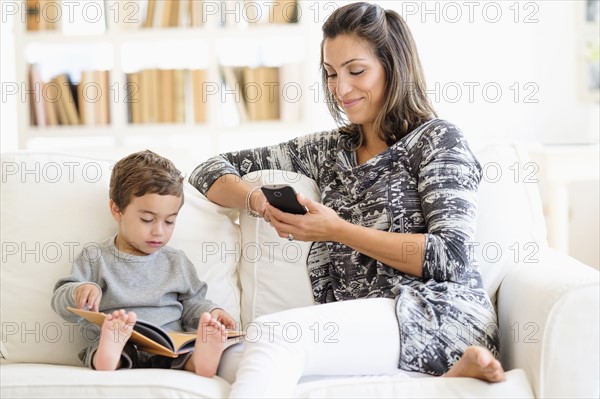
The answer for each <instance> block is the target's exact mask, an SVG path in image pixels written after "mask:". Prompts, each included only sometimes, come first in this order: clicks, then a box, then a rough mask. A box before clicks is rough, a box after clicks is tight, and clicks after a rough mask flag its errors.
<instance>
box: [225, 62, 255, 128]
mask: <svg viewBox="0 0 600 399" xmlns="http://www.w3.org/2000/svg"><path fill="white" fill-rule="evenodd" d="M242 70H243V67H233V66H227V65H223V66H221V73H222V75H223V85H225V88H224V90H223V92H227V93H233V102H234V103H235V109H236V110H237V113H238V116H239V118H240V121H241V122H246V121H248V120H249V119H250V118H249V116H248V110H247V108H246V101H245V99H244V93H243V89H244V86H243V80H242ZM228 97H230V96H228Z"/></svg>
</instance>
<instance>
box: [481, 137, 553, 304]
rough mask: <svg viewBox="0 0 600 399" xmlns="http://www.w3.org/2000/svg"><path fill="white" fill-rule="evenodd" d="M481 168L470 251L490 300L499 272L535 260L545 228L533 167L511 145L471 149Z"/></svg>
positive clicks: (492, 296) (499, 281)
mask: <svg viewBox="0 0 600 399" xmlns="http://www.w3.org/2000/svg"><path fill="white" fill-rule="evenodd" d="M475 156H476V157H477V159H478V160H479V162H480V164H481V166H482V168H483V179H482V181H481V184H480V186H479V193H478V202H477V204H478V209H477V230H476V233H475V242H474V243H473V248H472V249H473V255H474V256H475V257H476V259H477V260H478V261H479V264H480V267H481V274H482V278H483V283H484V286H485V289H486V291H487V293H488V295H489V296H490V297H491V298H492V300H495V296H496V291H497V290H498V287H499V286H500V283H501V282H502V280H503V279H504V276H505V275H506V273H508V271H509V270H510V268H511V267H513V266H514V265H515V264H517V263H525V264H526V263H537V262H538V261H539V259H538V256H537V254H538V252H539V249H540V246H545V245H547V244H546V226H545V221H544V215H543V211H542V205H541V199H540V195H539V191H538V185H537V178H538V175H537V174H536V173H537V172H536V171H537V169H536V167H537V165H535V164H534V163H533V162H531V161H530V160H529V159H527V157H526V156H525V154H524V153H523V152H522V151H521V150H519V148H518V147H517V146H515V145H512V144H488V145H486V146H484V147H482V148H481V149H479V150H477V151H475Z"/></svg>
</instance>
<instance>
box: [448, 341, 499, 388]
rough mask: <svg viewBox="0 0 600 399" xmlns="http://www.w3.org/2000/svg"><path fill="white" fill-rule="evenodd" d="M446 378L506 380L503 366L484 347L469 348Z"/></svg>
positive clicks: (489, 380)
mask: <svg viewBox="0 0 600 399" xmlns="http://www.w3.org/2000/svg"><path fill="white" fill-rule="evenodd" d="M443 376H444V377H473V378H479V379H480V380H484V381H488V382H500V381H503V380H504V370H503V369H502V365H501V364H500V362H499V361H498V360H496V358H495V357H494V355H492V353H491V352H490V351H489V350H487V349H486V348H484V347H482V346H469V347H468V348H467V349H466V350H465V353H463V355H462V357H461V358H460V359H458V362H456V363H454V365H453V366H452V367H450V370H448V372H447V373H446V374H444V375H443Z"/></svg>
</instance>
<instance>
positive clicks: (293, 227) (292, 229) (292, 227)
mask: <svg viewBox="0 0 600 399" xmlns="http://www.w3.org/2000/svg"><path fill="white" fill-rule="evenodd" d="M298 202H300V204H301V205H304V207H306V209H308V212H307V213H306V214H304V215H294V214H291V213H285V212H282V211H280V210H279V209H277V208H275V207H274V206H271V205H270V204H268V203H267V204H266V212H265V214H266V215H268V217H269V220H267V216H265V221H267V222H269V223H271V225H272V226H273V227H274V228H275V230H277V234H278V235H279V237H282V238H288V237H289V234H291V235H292V236H293V237H294V239H295V240H299V241H338V240H337V239H336V237H337V234H338V233H339V231H340V229H341V227H342V225H343V224H344V223H345V222H344V221H343V220H342V219H341V218H340V217H339V216H338V214H337V213H336V212H335V211H334V210H333V209H331V208H328V207H327V206H325V205H323V204H321V203H319V202H316V201H313V200H311V199H310V198H307V197H305V196H304V195H302V194H298Z"/></svg>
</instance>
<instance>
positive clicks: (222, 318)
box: [210, 308, 236, 329]
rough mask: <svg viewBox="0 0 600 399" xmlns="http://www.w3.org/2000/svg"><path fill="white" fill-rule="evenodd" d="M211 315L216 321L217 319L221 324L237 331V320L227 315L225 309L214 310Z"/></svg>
mask: <svg viewBox="0 0 600 399" xmlns="http://www.w3.org/2000/svg"><path fill="white" fill-rule="evenodd" d="M210 314H211V315H212V317H214V318H215V319H217V320H218V321H219V323H221V324H223V325H224V326H225V327H226V328H229V329H235V328H236V326H235V320H234V319H233V317H231V316H230V315H229V313H227V312H226V311H224V310H223V309H218V308H217V309H213V310H212V311H211V312H210Z"/></svg>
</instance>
